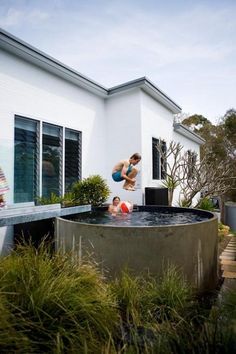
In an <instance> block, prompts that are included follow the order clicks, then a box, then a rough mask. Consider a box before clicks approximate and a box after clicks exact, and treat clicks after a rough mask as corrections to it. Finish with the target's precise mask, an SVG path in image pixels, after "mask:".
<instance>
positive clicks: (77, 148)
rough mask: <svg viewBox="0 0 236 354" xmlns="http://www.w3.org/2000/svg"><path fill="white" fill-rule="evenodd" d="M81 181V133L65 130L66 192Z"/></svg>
mask: <svg viewBox="0 0 236 354" xmlns="http://www.w3.org/2000/svg"><path fill="white" fill-rule="evenodd" d="M79 179H81V133H80V132H76V131H73V130H71V129H65V192H68V191H69V190H70V189H71V186H72V185H73V183H74V182H76V181H78V180H79Z"/></svg>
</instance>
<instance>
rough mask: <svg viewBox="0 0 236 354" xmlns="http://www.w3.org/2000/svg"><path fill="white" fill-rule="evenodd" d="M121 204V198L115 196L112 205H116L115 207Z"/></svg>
mask: <svg viewBox="0 0 236 354" xmlns="http://www.w3.org/2000/svg"><path fill="white" fill-rule="evenodd" d="M119 203H120V197H117V196H115V197H114V198H113V199H112V204H113V205H115V206H117V205H118V204H119Z"/></svg>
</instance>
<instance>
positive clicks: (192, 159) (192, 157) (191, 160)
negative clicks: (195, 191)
mask: <svg viewBox="0 0 236 354" xmlns="http://www.w3.org/2000/svg"><path fill="white" fill-rule="evenodd" d="M187 153H188V178H194V168H195V165H196V163H197V154H196V152H194V151H191V150H188V152H187Z"/></svg>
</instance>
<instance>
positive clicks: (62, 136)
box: [13, 114, 82, 204]
mask: <svg viewBox="0 0 236 354" xmlns="http://www.w3.org/2000/svg"><path fill="white" fill-rule="evenodd" d="M16 119H19V120H20V119H22V120H28V121H31V122H33V123H35V124H36V127H37V129H36V151H37V153H36V160H37V173H36V181H35V184H36V192H35V193H33V200H30V201H24V200H22V201H21V202H20V201H16V197H15V193H16V190H15V182H14V188H13V197H14V203H15V204H18V203H25V202H26V203H32V202H34V201H35V200H36V198H37V197H42V196H43V193H42V187H43V176H42V172H43V127H44V125H50V126H53V127H56V128H59V140H60V156H59V167H58V170H59V177H58V178H59V195H60V196H62V195H64V194H65V192H66V178H65V175H66V161H65V153H66V152H65V145H66V132H67V131H71V132H74V133H76V134H77V136H78V143H77V144H78V180H80V179H81V178H82V131H80V130H76V129H73V128H69V127H65V126H61V125H57V124H54V123H51V122H48V121H45V120H38V119H33V118H29V117H25V116H22V115H19V114H15V115H14V132H15V129H16ZM15 144H16V135H15V133H14V176H13V178H14V181H15V174H16V170H15V158H16V156H15Z"/></svg>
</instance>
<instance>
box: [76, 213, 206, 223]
mask: <svg viewBox="0 0 236 354" xmlns="http://www.w3.org/2000/svg"><path fill="white" fill-rule="evenodd" d="M208 219H209V217H208V216H203V215H197V214H196V213H193V212H184V213H177V212H171V213H170V212H168V211H166V212H165V211H162V212H160V211H152V212H150V211H138V212H136V211H134V212H133V213H131V214H117V215H116V216H112V215H111V214H110V213H108V212H107V211H93V212H89V213H84V214H79V215H77V216H76V217H75V218H73V220H74V221H78V222H83V223H87V224H102V225H113V226H159V225H177V224H191V223H195V222H200V221H204V220H208Z"/></svg>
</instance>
